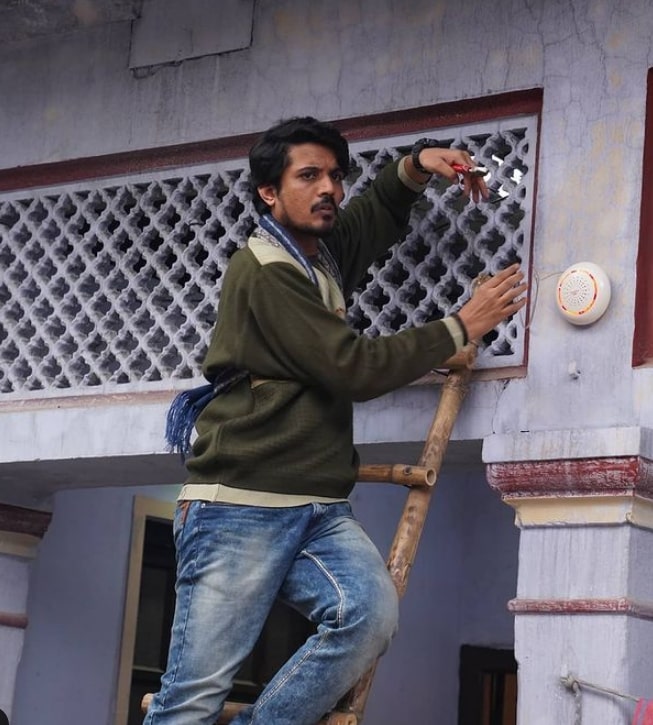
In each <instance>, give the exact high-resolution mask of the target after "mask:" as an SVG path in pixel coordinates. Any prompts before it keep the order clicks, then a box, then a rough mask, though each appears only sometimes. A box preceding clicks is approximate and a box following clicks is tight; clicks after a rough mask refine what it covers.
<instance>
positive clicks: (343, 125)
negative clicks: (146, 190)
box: [0, 88, 542, 191]
mask: <svg viewBox="0 0 653 725" xmlns="http://www.w3.org/2000/svg"><path fill="white" fill-rule="evenodd" d="M541 107H542V90H541V89H539V88H536V89H531V90H526V91H515V92H513V93H501V94H497V95H495V96H486V97H483V98H472V99H465V100H461V101H454V102H450V103H439V104H436V105H431V106H422V107H420V108H411V109H408V110H403V111H393V112H389V113H379V114H374V115H369V116H359V117H357V118H348V119H340V120H337V121H334V122H333V123H334V124H335V125H336V126H337V127H338V128H339V129H340V131H341V132H342V133H343V135H344V136H346V137H347V139H348V140H349V141H357V140H362V139H369V138H377V137H379V136H388V135H399V134H404V133H406V134H408V133H419V132H420V131H423V130H426V129H436V128H442V127H445V126H453V125H459V124H464V123H474V122H479V121H485V120H488V119H493V118H498V117H501V116H518V115H525V114H533V113H538V114H539V112H540V110H541ZM257 137H258V133H256V134H242V135H238V136H230V137H227V138H220V139H211V140H207V141H198V142H195V143H188V144H177V145H174V146H162V147H158V148H151V149H141V150H138V151H128V152H124V153H117V154H107V155H103V156H89V157H85V158H79V159H70V160H67V161H58V162H53V163H47V164H34V165H32V166H17V167H14V168H10V169H0V191H17V190H19V189H30V188H35V187H39V186H53V185H56V184H65V183H72V182H76V181H83V180H85V179H98V178H105V177H111V176H124V175H128V174H138V173H144V172H148V171H155V170H163V169H168V168H170V169H173V168H178V167H179V166H193V165H199V164H204V163H211V162H216V161H224V160H228V159H234V158H242V157H245V156H247V154H248V151H249V148H250V146H251V145H252V143H253V142H254V140H255V139H256V138H257Z"/></svg>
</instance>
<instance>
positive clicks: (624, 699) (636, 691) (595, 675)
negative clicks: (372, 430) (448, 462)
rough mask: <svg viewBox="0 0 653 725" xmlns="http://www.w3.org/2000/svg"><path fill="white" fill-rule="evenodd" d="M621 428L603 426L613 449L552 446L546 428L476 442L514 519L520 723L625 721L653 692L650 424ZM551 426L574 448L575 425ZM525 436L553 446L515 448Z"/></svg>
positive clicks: (533, 443) (609, 724)
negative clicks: (581, 453) (563, 453)
mask: <svg viewBox="0 0 653 725" xmlns="http://www.w3.org/2000/svg"><path fill="white" fill-rule="evenodd" d="M617 431H619V435H617ZM628 431H629V432H628V434H627V435H625V437H624V436H623V435H622V436H621V437H620V435H621V434H624V431H623V430H621V429H616V430H615V431H613V433H614V435H612V436H610V435H608V434H607V433H606V435H605V440H608V439H609V440H611V443H612V447H613V448H616V449H617V450H618V451H619V452H620V453H622V455H614V456H613V455H610V456H607V455H606V456H596V455H591V456H588V457H574V458H555V454H556V452H557V451H559V450H560V446H556V445H552V443H553V442H554V439H555V438H556V436H555V435H552V434H550V433H549V434H546V433H542V434H540V435H539V439H538V436H537V435H536V436H535V437H534V438H531V440H529V441H527V442H526V445H524V442H523V441H522V442H519V443H515V441H514V439H513V445H512V446H505V445H503V446H501V445H499V446H497V441H491V442H490V444H489V445H487V446H486V447H485V448H484V457H485V458H486V462H487V476H488V480H489V483H490V485H491V486H492V487H493V488H495V489H496V490H498V491H499V492H500V493H501V496H502V498H503V500H504V501H505V502H506V503H508V504H509V505H510V506H512V507H513V508H514V510H515V521H516V525H517V526H518V527H519V528H520V530H521V535H520V546H519V570H518V584H517V596H516V597H515V599H513V600H512V601H510V602H509V603H508V607H509V609H510V611H512V612H513V614H514V615H515V656H516V659H517V662H518V665H519V680H518V681H519V694H518V723H519V725H551V723H569V725H581V722H582V723H583V724H585V723H601V725H623V724H624V723H625V722H628V723H630V722H631V721H632V715H633V711H634V709H635V704H636V699H637V698H640V697H646V698H653V670H652V669H651V667H650V657H651V653H652V652H653V463H652V459H653V456H652V455H650V450H649V449H650V446H649V445H648V444H649V441H650V435H649V432H648V431H642V430H640V429H628ZM559 433H561V434H563V433H565V434H566V435H560V437H559V441H558V442H559V443H561V442H562V441H563V440H565V439H566V445H567V450H568V452H573V453H575V452H576V451H575V450H574V451H570V450H569V435H570V434H571V432H570V431H566V432H562V431H560V432H559ZM588 433H589V432H588ZM526 435H528V434H526ZM598 435H599V438H601V437H602V434H601V433H600V432H599V434H598ZM580 437H581V438H583V434H580ZM504 438H505V437H504ZM547 439H548V440H547ZM626 439H628V441H629V442H628V443H627V444H626ZM505 442H506V441H505V440H504V441H503V443H504V444H505ZM500 443H501V442H500ZM501 448H502V450H501ZM525 448H529V449H530V450H529V452H530V453H531V454H533V453H539V454H547V455H548V456H549V457H547V458H544V457H541V458H539V459H537V460H533V459H531V460H527V459H524V458H522V459H521V460H516V458H517V457H518V456H519V455H520V454H521V455H522V456H523V454H524V452H525V450H524V449H525ZM520 449H521V450H520ZM591 449H592V446H591V445H589V446H587V447H586V448H584V450H591ZM604 449H605V447H604ZM580 450H583V448H581V449H580ZM626 453H627V454H626ZM501 454H502V455H503V456H504V458H507V459H509V458H511V457H512V458H513V460H497V458H498V457H499V455H501ZM488 459H489V460H488ZM574 681H576V682H577V687H576V688H575V690H571V689H569V687H568V685H570V684H572V683H573V682H574ZM591 686H596V687H591ZM610 691H613V692H610ZM616 693H618V694H616ZM619 695H623V696H619Z"/></svg>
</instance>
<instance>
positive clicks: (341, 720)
mask: <svg viewBox="0 0 653 725" xmlns="http://www.w3.org/2000/svg"><path fill="white" fill-rule="evenodd" d="M153 697H154V695H153V694H152V693H148V694H147V695H144V697H143V699H142V700H141V710H142V711H143V712H147V708H148V707H149V706H150V703H151V702H152V698H153ZM245 707H247V703H244V702H225V704H224V707H223V709H222V714H221V715H220V717H219V718H218V721H217V722H216V725H228V724H229V723H230V722H231V721H232V720H233V719H234V718H235V717H236V715H238V713H239V712H240V711H241V710H242V709H243V708H245ZM317 725H358V718H357V717H356V715H354V713H352V712H332V713H329V715H327V717H325V718H324V719H323V720H320V722H319V723H317Z"/></svg>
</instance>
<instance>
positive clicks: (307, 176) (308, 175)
mask: <svg viewBox="0 0 653 725" xmlns="http://www.w3.org/2000/svg"><path fill="white" fill-rule="evenodd" d="M315 176H316V173H315V171H302V173H301V177H302V179H306V180H308V181H310V180H311V179H314V178H315Z"/></svg>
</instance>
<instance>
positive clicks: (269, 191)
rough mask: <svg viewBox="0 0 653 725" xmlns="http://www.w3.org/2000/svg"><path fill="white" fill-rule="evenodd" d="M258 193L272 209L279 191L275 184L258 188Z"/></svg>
mask: <svg viewBox="0 0 653 725" xmlns="http://www.w3.org/2000/svg"><path fill="white" fill-rule="evenodd" d="M256 191H257V192H258V195H259V196H260V197H261V199H262V200H263V202H264V203H265V204H267V205H268V206H269V207H270V209H272V208H273V207H274V202H275V201H276V198H277V190H276V188H275V186H274V184H263V185H262V186H257V187H256Z"/></svg>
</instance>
